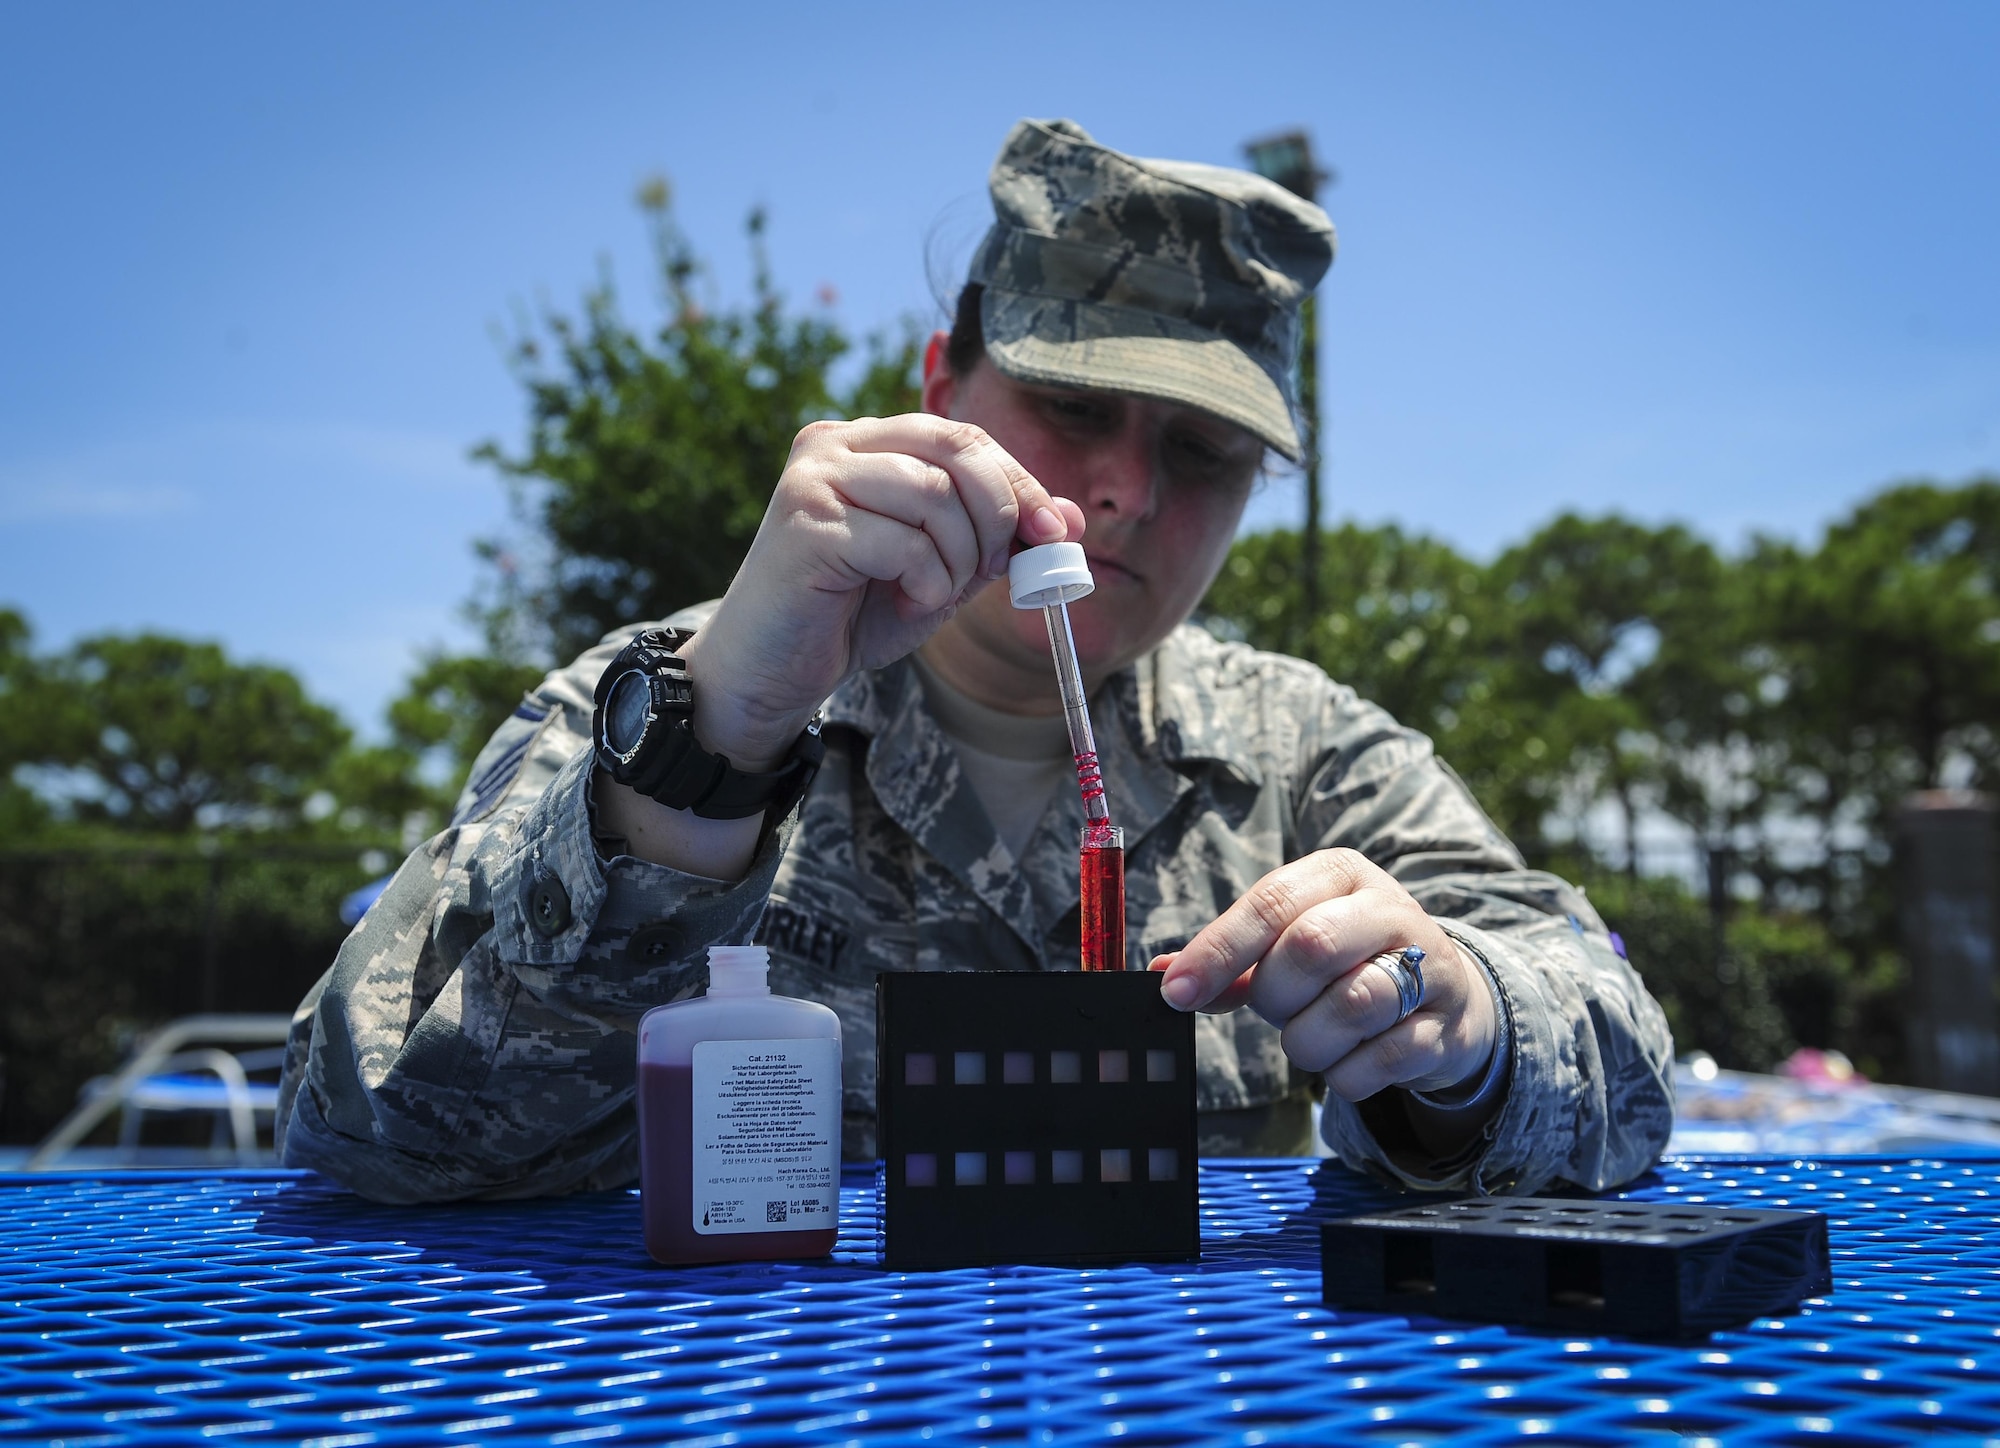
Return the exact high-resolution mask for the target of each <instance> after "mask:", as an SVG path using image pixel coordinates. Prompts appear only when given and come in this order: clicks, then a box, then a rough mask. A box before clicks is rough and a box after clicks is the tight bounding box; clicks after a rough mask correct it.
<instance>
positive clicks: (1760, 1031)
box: [1588, 875, 1903, 1079]
mask: <svg viewBox="0 0 2000 1448" xmlns="http://www.w3.org/2000/svg"><path fill="white" fill-rule="evenodd" d="M1588 888H1589V894H1590V899H1591V903H1592V904H1594V905H1595V906H1596V907H1597V910H1598V913H1599V914H1600V915H1602V916H1603V917H1604V919H1605V922H1606V923H1607V924H1609V925H1610V927H1611V928H1612V929H1613V930H1615V931H1617V932H1618V933H1619V935H1620V936H1621V937H1622V938H1623V939H1624V941H1625V949H1626V953H1627V955H1628V956H1629V958H1630V959H1631V962H1632V965H1633V968H1634V969H1636V970H1637V971H1638V972H1639V975H1640V978H1641V979H1643V980H1644V981H1645V982H1646V988H1647V989H1648V990H1650V991H1651V992H1652V993H1653V996H1654V998H1655V999H1656V1000H1658V1001H1659V1003H1660V1006H1661V1008H1662V1009H1663V1010H1665V1012H1666V1014H1667V1023H1668V1024H1669V1025H1670V1026H1671V1027H1672V1028H1673V1032H1674V1048H1675V1050H1676V1051H1677V1052H1678V1053H1680V1054H1683V1055H1685V1054H1686V1053H1687V1052H1689V1051H1694V1050H1702V1051H1707V1052H1708V1053H1709V1054H1710V1055H1712V1056H1714V1057H1715V1059H1716V1060H1717V1062H1719V1063H1720V1064H1721V1065H1723V1066H1727V1067H1730V1068H1731V1069H1734V1070H1740V1071H1768V1070H1770V1069H1771V1068H1772V1067H1773V1066H1775V1065H1777V1064H1778V1063H1779V1062H1780V1061H1782V1060H1784V1059H1785V1057H1787V1056H1789V1055H1790V1054H1791V1053H1792V1052H1793V1051H1795V1050H1797V1049H1798V1048H1799V1047H1800V1046H1813V1047H1817V1048H1819V1049H1822V1050H1824V1049H1827V1048H1834V1049H1838V1050H1842V1051H1845V1052H1846V1053H1847V1054H1848V1055H1849V1056H1851V1057H1853V1059H1854V1062H1855V1065H1856V1066H1857V1067H1859V1068H1860V1069H1861V1070H1862V1071H1863V1072H1864V1073H1866V1074H1867V1075H1869V1076H1871V1077H1874V1078H1876V1079H1884V1078H1887V1079H1895V1078H1896V1077H1897V1076H1898V1074H1899V1073H1900V1072H1901V1069H1902V1065H1903V1043H1902V1037H1901V1016H1900V1013H1899V1012H1898V1011H1897V1010H1896V1009H1895V1006H1896V1003H1897V999H1898V991H1899V987H1900V984H1901V979H1902V968H1901V965H1900V962H1899V961H1898V960H1897V958H1896V957H1895V956H1894V955H1892V954H1888V953H1886V952H1885V953H1882V954H1880V955H1877V956H1875V957H1873V958H1871V959H1869V960H1866V961H1857V959H1856V958H1855V955H1854V953H1853V952H1852V951H1850V950H1848V949H1846V948H1845V947H1843V946H1842V945H1840V944H1839V943H1838V942H1837V941H1836V940H1835V939H1834V937H1833V936H1832V935H1831V934H1830V933H1829V932H1828V931H1827V929H1826V927H1825V926H1824V925H1823V924H1822V923H1821V922H1820V921H1818V920H1816V919H1814V918H1812V917H1811V916H1807V915H1800V914H1793V913H1788V912H1783V911H1772V910H1763V909H1758V908H1756V907H1753V906H1748V905H1745V906H1740V907H1739V908H1737V909H1736V910H1735V911H1734V912H1732V914H1731V917H1730V919H1729V922H1728V926H1727V928H1726V930H1725V932H1724V936H1723V949H1722V952H1721V958H1720V959H1719V960H1718V959H1717V952H1716V941H1715V932H1714V925H1713V922H1712V920H1711V918H1710V915H1709V910H1708V904H1707V902H1706V901H1705V900H1703V899H1702V898H1700V897H1698V896H1696V895H1694V894H1693V893H1692V892H1690V891H1689V890H1688V889H1687V888H1686V887H1685V886H1684V885H1682V884H1681V883H1680V882H1679V881H1677V880H1672V879H1664V878H1660V877H1646V878H1641V879H1637V880H1634V879H1632V878H1631V877H1629V876H1625V875H1598V876H1593V877H1589V879H1588Z"/></svg>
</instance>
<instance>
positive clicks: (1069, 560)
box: [1007, 543, 1097, 608]
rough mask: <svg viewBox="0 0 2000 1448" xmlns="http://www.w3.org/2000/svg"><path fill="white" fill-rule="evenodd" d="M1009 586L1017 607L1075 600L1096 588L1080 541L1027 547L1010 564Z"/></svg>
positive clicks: (1008, 571)
mask: <svg viewBox="0 0 2000 1448" xmlns="http://www.w3.org/2000/svg"><path fill="white" fill-rule="evenodd" d="M1007 586H1008V588H1009V589H1010V590H1011V591H1012V592H1013V595H1014V607H1016V608H1046V607H1048V605H1050V604H1052V603H1075V602H1076V601H1077V600H1078V599H1079V598H1083V597H1086V596H1087V595H1088V594H1089V593H1090V592H1091V590H1093V589H1095V588H1096V587H1097V584H1096V583H1095V582H1093V581H1092V579H1091V576H1090V564H1089V563H1088V562H1086V561H1085V560H1084V556H1083V545H1082V544H1081V543H1044V544H1042V546H1041V547H1039V548H1024V549H1022V550H1021V551H1020V552H1019V553H1016V554H1015V555H1014V558H1013V561H1012V562H1010V563H1009V564H1008V565H1007Z"/></svg>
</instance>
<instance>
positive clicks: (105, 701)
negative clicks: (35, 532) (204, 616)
mask: <svg viewBox="0 0 2000 1448" xmlns="http://www.w3.org/2000/svg"><path fill="white" fill-rule="evenodd" d="M5 702H6V707H5V711H4V712H5V715H6V718H7V719H8V721H9V722H8V723H7V724H5V725H0V732H4V733H6V734H8V735H11V736H13V738H14V740H15V742H14V744H13V745H12V746H11V747H12V750H13V752H14V756H15V759H14V762H15V766H16V773H17V775H18V772H19V768H20V766H22V765H26V766H28V767H30V768H32V769H34V770H36V771H37V774H38V778H39V779H40V781H41V789H40V790H39V791H38V792H39V793H40V794H41V795H42V797H43V798H44V799H45V800H47V801H49V802H50V803H53V804H54V805H55V806H56V807H57V809H58V811H59V812H60V813H61V814H62V815H64V816H66V817H68V818H70V819H74V820H76V821H79V822H82V823H86V824H94V825H100V826H106V827H110V828H114V829H119V830H125V831H133V832H140V833H158V834H186V833H188V832H190V831H192V830H194V829H196V828H197V827H204V828H210V829H214V828H234V829H261V830H270V829H282V828H286V827H289V826H292V825H295V824H296V823H297V822H298V821H299V819H300V816H301V811H302V809H303V807H304V805H305V802H306V800H307V799H308V798H309V797H310V796H311V795H312V794H313V793H314V791H315V790H316V789H318V788H319V786H320V784H321V782H322V779H323V777H324V775H325V772H326V770H327V768H328V766H329V765H330V764H331V763H332V762H333V760H334V759H335V758H336V757H337V756H338V755H339V754H340V752H341V751H342V750H343V749H344V748H345V747H346V745H347V743H348V737H349V735H348V729H347V726H346V725H344V724H343V723H342V722H341V721H340V718H339V716H338V715H336V714H335V713H334V712H333V711H332V710H331V709H328V708H326V707H325V706H324V705H321V704H316V703H314V702H313V701H312V700H311V699H310V698H308V697H307V696H306V692H305V689H304V688H303V686H301V685H300V683H299V681H298V679H297V678H296V677H295V676H293V675H292V674H290V673H288V672H287V671H286V670H284V669H280V668H275V667H272V666H270V665H265V664H240V663H236V662H233V661H231V660H230V659H229V658H228V656H227V655H225V654H224V653H223V651H222V650H221V649H220V648H219V647H217V646H216V645H215V644H211V643H201V642H194V641H190V640H187V639H178V638H172V637H169V636H167V635H164V634H151V633H148V634H132V635H117V634H102V635H98V636H97V637H94V638H88V639H84V640H82V641H81V642H79V643H77V644H76V645H74V646H73V647H71V648H69V649H67V650H65V651H63V652H62V653H60V654H56V655H53V656H49V657H46V658H41V659H32V660H30V661H29V662H27V663H26V664H25V665H19V666H17V670H16V678H15V680H14V682H13V685H12V687H10V689H9V692H8V694H7V696H6V701H5Z"/></svg>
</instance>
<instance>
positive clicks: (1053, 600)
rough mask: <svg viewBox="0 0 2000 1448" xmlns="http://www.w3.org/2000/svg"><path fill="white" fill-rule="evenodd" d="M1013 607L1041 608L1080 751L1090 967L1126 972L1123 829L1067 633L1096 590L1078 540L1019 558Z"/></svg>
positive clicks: (1011, 577)
mask: <svg viewBox="0 0 2000 1448" xmlns="http://www.w3.org/2000/svg"><path fill="white" fill-rule="evenodd" d="M1008 582H1009V585H1010V586H1011V588H1012V591H1013V597H1014V607H1016V608H1039V609H1041V611H1042V620H1043V622H1044V623H1045V624H1047V626H1048V631H1049V652H1050V653H1051V654H1052V655H1053V656H1054V658H1055V664H1056V686H1057V688H1058V689H1059V690H1060V692H1061V694H1062V702H1063V718H1064V721H1065V722H1066V723H1067V724H1068V725H1069V742H1070V748H1071V750H1073V751H1074V752H1075V754H1076V782H1077V788H1078V789H1079V790H1080V791H1082V794H1083V819H1084V824H1083V837H1082V839H1081V841H1080V844H1081V849H1080V851H1079V858H1078V865H1079V871H1078V876H1079V878H1078V885H1079V890H1080V900H1081V917H1082V934H1083V960H1082V965H1083V968H1084V969H1085V970H1123V969H1125V832H1124V831H1123V830H1121V829H1120V828H1118V826H1116V825H1114V824H1112V823H1111V803H1110V801H1109V800H1108V799H1107V798H1106V797H1105V793H1104V774H1103V771H1102V770H1101V769H1100V768H1099V766H1098V762H1097V737H1096V735H1095V734H1093V733H1092V732H1091V728H1090V707H1089V705H1088V703H1087V702H1086V701H1085V699H1084V693H1083V670H1082V668H1081V667H1080V666H1079V665H1078V663H1077V658H1076V638H1075V636H1074V635H1073V634H1072V633H1071V632H1070V626H1069V605H1070V603H1071V602H1073V601H1074V600H1076V599H1079V598H1082V597H1084V596H1085V595H1086V594H1088V593H1090V591H1091V590H1092V589H1093V588H1094V587H1095V586H1096V585H1095V584H1094V583H1093V582H1092V580H1091V577H1090V567H1089V565H1088V564H1087V563H1086V562H1085V561H1084V556H1083V545H1082V544H1080V543H1048V544H1044V545H1043V546H1042V547H1040V548H1029V549H1026V550H1025V551H1023V552H1020V553H1017V554H1015V555H1014V559H1013V562H1012V564H1011V566H1010V567H1009V570H1008Z"/></svg>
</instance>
